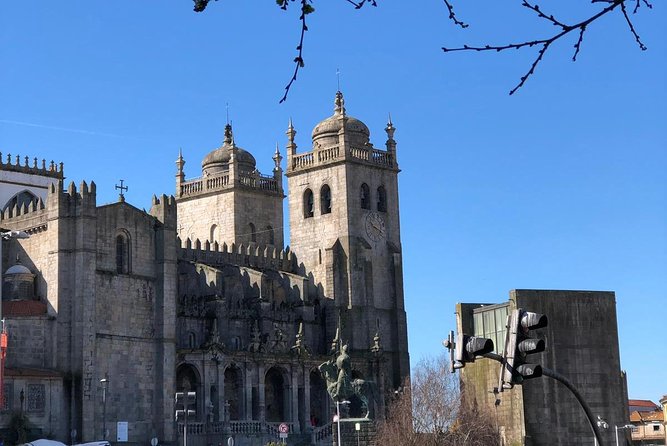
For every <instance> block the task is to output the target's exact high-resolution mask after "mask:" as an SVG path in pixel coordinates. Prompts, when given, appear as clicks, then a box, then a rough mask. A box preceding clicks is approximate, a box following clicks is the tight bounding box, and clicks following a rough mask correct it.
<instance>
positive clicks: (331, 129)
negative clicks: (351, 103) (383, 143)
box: [312, 91, 371, 146]
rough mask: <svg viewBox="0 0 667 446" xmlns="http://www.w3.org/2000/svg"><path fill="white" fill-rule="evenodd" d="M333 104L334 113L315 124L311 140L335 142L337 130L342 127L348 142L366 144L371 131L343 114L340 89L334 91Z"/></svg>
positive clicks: (343, 106)
mask: <svg viewBox="0 0 667 446" xmlns="http://www.w3.org/2000/svg"><path fill="white" fill-rule="evenodd" d="M334 104H335V107H334V114H333V115H332V116H330V117H328V118H327V119H325V120H324V121H322V122H320V123H319V124H317V125H316V126H315V128H314V129H313V133H312V138H313V142H318V141H319V142H320V143H322V144H323V145H329V144H335V143H337V142H338V132H339V131H340V130H341V129H343V128H344V129H345V134H346V137H347V138H348V140H349V141H350V143H352V144H356V145H362V146H363V145H366V144H367V143H368V141H369V138H370V134H371V132H370V131H369V130H368V127H367V126H366V124H364V123H363V122H361V121H360V120H358V119H357V118H353V117H352V116H349V115H347V114H345V100H344V99H343V93H341V92H340V91H337V92H336V99H335V101H334Z"/></svg>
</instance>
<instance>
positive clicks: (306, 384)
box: [303, 366, 312, 431]
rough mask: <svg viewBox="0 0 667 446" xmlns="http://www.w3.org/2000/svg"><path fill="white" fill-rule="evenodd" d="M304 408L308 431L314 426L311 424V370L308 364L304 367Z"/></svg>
mask: <svg viewBox="0 0 667 446" xmlns="http://www.w3.org/2000/svg"><path fill="white" fill-rule="evenodd" d="M303 400H304V401H303V403H304V404H303V408H304V411H305V414H304V418H305V419H306V429H305V430H306V431H308V430H310V428H311V427H312V426H311V424H310V370H309V369H308V367H307V366H304V367H303Z"/></svg>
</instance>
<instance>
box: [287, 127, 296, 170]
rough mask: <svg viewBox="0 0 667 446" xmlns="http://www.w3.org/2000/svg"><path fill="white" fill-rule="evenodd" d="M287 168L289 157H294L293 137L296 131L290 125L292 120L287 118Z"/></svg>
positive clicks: (288, 166) (294, 145)
mask: <svg viewBox="0 0 667 446" xmlns="http://www.w3.org/2000/svg"><path fill="white" fill-rule="evenodd" d="M285 133H286V135H287V164H288V165H287V168H288V169H290V165H289V164H290V162H291V161H290V158H289V157H290V156H294V155H296V143H295V142H294V136H296V130H294V126H293V125H292V118H289V124H288V125H287V132H285Z"/></svg>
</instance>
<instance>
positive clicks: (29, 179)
mask: <svg viewBox="0 0 667 446" xmlns="http://www.w3.org/2000/svg"><path fill="white" fill-rule="evenodd" d="M332 129H333V130H332ZM332 131H335V133H336V137H335V138H331V137H330V136H331V132H332ZM393 131H394V130H393V125H392V124H391V123H390V124H389V125H388V127H387V134H388V139H387V150H386V151H385V150H379V149H376V148H374V147H373V146H372V145H371V144H370V142H369V132H368V129H367V128H366V126H365V125H363V123H361V122H360V121H358V120H356V119H354V118H351V117H348V116H347V115H345V112H344V109H343V107H342V94H340V93H338V94H337V96H336V113H335V114H334V116H333V117H332V118H329V119H327V120H325V121H322V123H320V124H318V126H317V127H316V129H315V131H314V133H313V141H314V142H313V151H312V152H309V153H306V154H302V155H299V154H297V153H296V145H295V142H294V133H295V131H294V129H293V127H292V126H291V125H290V129H289V130H288V135H291V136H290V137H289V140H288V166H287V177H288V185H289V187H288V189H287V191H288V195H287V197H288V201H289V209H290V214H291V215H290V217H289V218H290V223H291V228H290V231H291V232H290V240H291V243H292V247H291V248H289V247H284V236H283V229H282V228H283V214H282V204H283V199H284V198H285V191H284V190H283V185H282V182H283V178H282V177H283V170H282V167H281V161H282V156H281V155H280V153H279V151H278V150H277V149H276V151H275V153H274V155H273V160H274V164H275V167H274V169H273V172H272V174H271V175H262V174H261V173H259V172H258V171H257V169H256V168H255V160H254V157H253V156H252V155H251V154H250V153H249V152H247V151H245V150H243V149H241V148H240V147H238V146H237V145H236V142H235V139H234V135H233V134H232V129H231V126H229V125H228V126H227V127H226V129H225V139H224V142H223V144H222V145H221V146H220V147H219V148H217V149H215V150H213V151H212V152H211V153H209V154H208V155H207V156H206V157H205V159H204V161H203V162H202V175H201V177H199V178H195V179H186V178H185V174H184V170H183V166H184V165H185V159H184V158H183V156H182V154H179V157H178V159H177V161H176V171H177V172H176V197H175V198H174V197H167V196H164V195H163V196H161V197H159V198H157V197H153V205H152V207H151V210H150V211H149V212H145V211H141V210H139V209H137V208H135V207H134V206H132V205H131V204H129V203H126V202H125V201H124V199H120V200H119V202H117V203H114V204H109V205H104V206H98V205H97V202H96V187H95V183H92V182H91V183H90V184H88V183H86V182H82V183H81V184H80V186H79V187H78V188H77V187H76V186H75V185H74V183H71V184H69V186H68V187H67V189H65V185H64V183H63V176H62V166H60V168H59V169H57V168H56V167H55V164H54V165H53V167H52V168H51V169H46V168H45V164H44V163H43V164H44V165H43V166H42V167H38V166H37V162H36V161H35V162H34V163H33V166H28V165H27V164H25V165H23V163H19V162H16V163H11V159H10V160H9V161H8V162H7V163H4V164H0V173H2V175H3V176H2V181H3V182H2V191H3V193H4V192H6V191H7V190H9V189H7V188H6V187H5V184H7V185H9V184H13V185H15V183H25V188H26V189H25V190H26V191H28V192H30V193H31V194H32V195H30V194H25V193H24V190H23V189H21V190H18V189H16V188H13V189H11V191H10V192H8V193H6V194H5V195H7V196H6V197H5V196H3V203H7V205H4V204H2V203H0V205H3V206H4V209H3V212H2V214H0V215H1V217H2V218H1V219H0V228H2V230H23V231H26V232H28V233H29V235H30V238H28V239H23V240H10V241H8V242H5V243H4V245H3V247H4V250H3V256H2V257H3V258H2V259H1V260H2V263H1V265H3V266H2V270H3V272H5V271H7V273H8V274H7V275H6V276H4V282H6V283H7V286H11V287H14V288H12V289H15V288H16V286H17V285H16V284H19V285H21V286H23V285H25V286H24V287H23V288H21V290H23V291H22V292H21V293H22V294H20V295H19V294H8V295H7V296H6V299H4V300H3V303H2V308H3V316H4V317H6V318H7V330H8V332H9V334H10V338H9V349H8V356H7V362H6V367H7V374H6V385H5V388H6V389H7V390H6V396H7V400H6V404H5V410H3V411H1V412H0V426H7V423H8V422H9V419H10V418H11V416H12V413H13V412H12V411H16V410H22V409H23V406H22V405H23V404H24V402H25V401H24V400H22V399H21V398H20V394H21V393H20V392H21V391H23V392H24V398H25V393H26V392H28V389H30V392H32V393H31V394H30V395H32V396H31V397H30V398H31V399H30V404H31V406H30V407H31V409H34V410H32V411H27V412H25V413H26V414H27V415H28V416H29V418H30V420H31V421H32V422H33V423H34V424H35V426H36V427H37V428H38V430H40V435H42V436H46V435H49V436H51V437H53V438H56V439H59V440H61V441H64V442H66V443H71V442H80V441H92V440H99V439H101V438H102V437H103V433H104V430H103V425H106V427H107V430H108V433H109V436H108V437H107V438H109V439H112V440H113V439H115V438H116V434H117V432H116V427H117V422H121V421H126V422H128V428H129V432H128V437H129V438H128V439H129V442H131V443H135V444H139V443H141V444H146V443H148V442H149V440H150V439H151V438H153V437H157V438H158V439H159V441H160V443H170V442H175V441H176V440H177V439H178V438H179V436H180V434H179V432H180V433H182V432H183V425H182V424H177V423H174V421H173V419H174V410H175V409H176V407H175V404H174V393H175V392H177V391H184V390H190V391H195V392H196V394H197V396H196V401H195V403H194V407H191V408H194V409H195V410H196V415H195V416H194V419H191V420H190V422H189V425H188V433H189V434H190V438H189V439H188V442H189V443H191V444H194V445H200V444H201V445H204V444H207V443H211V442H213V443H220V442H223V441H224V442H226V439H227V438H228V437H229V436H232V437H234V438H235V439H236V440H237V443H236V444H240V445H250V444H257V445H259V444H265V442H266V441H267V440H269V439H275V438H276V437H277V426H278V424H280V423H286V424H288V426H289V430H290V437H291V439H292V440H293V441H301V442H303V443H312V444H331V442H332V430H331V423H330V421H331V419H332V415H333V409H332V403H331V401H330V398H329V396H328V394H327V391H326V383H325V381H324V380H323V378H322V376H321V375H320V373H319V370H318V366H319V365H320V364H322V363H323V362H326V361H328V360H329V359H331V358H332V355H333V354H335V350H336V349H338V348H339V347H340V346H341V345H342V344H343V343H345V344H348V345H349V349H350V357H351V363H352V369H353V377H354V378H365V379H366V380H369V381H372V382H374V383H375V384H374V386H371V388H374V389H375V390H374V392H373V393H374V395H372V396H373V397H372V398H371V413H372V415H373V416H375V417H380V418H381V417H382V416H383V414H384V394H385V393H386V392H389V391H391V390H392V389H394V388H397V387H398V386H399V385H400V384H401V381H402V379H403V378H405V377H406V376H407V375H408V373H409V368H408V364H409V358H408V349H407V334H406V333H407V327H406V317H405V310H404V305H403V284H402V260H401V243H400V230H399V213H398V185H397V174H398V171H399V170H398V166H397V163H396V145H395V142H394V141H393ZM360 138H361V139H360ZM334 151H335V152H336V155H335V156H334ZM326 154H329V155H331V156H333V157H334V158H332V159H324V158H322V157H324V156H329V155H326ZM310 156H316V157H319V158H318V159H320V160H321V162H320V161H318V162H314V163H311V164H309V165H304V164H300V161H298V160H299V159H301V160H303V159H306V158H308V157H310ZM0 159H1V156H0ZM17 175H21V177H20V178H19V177H18V176H17ZM17 179H18V180H17ZM304 182H306V183H307V184H312V186H311V187H312V188H313V190H316V192H317V194H318V195H317V197H318V199H319V197H320V194H321V192H322V190H323V189H322V187H323V185H325V184H326V185H327V187H328V188H329V194H330V195H327V197H328V203H329V204H331V206H330V207H329V208H327V209H326V212H325V215H319V211H318V212H317V213H315V215H313V217H312V218H311V217H305V216H304V213H303V210H302V209H300V207H301V206H302V205H303V194H304V190H303V184H306V183H304ZM363 185H365V186H363ZM12 187H13V186H12ZM363 187H365V188H366V189H367V190H366V189H364V197H365V198H364V200H363V203H362V202H361V201H360V199H361V196H360V193H361V192H360V191H361V189H362V188H363ZM44 188H46V193H45V194H43V195H40V194H41V193H42V192H40V191H41V190H42V189H44ZM8 194H9V195H8ZM12 194H13V195H12ZM10 195H11V196H10ZM121 198H122V197H121ZM12 200H14V201H12ZM19 201H21V202H20V203H19ZM318 203H319V202H318ZM318 205H319V204H318ZM322 209H323V208H322V207H320V208H319V210H320V211H321V210H322ZM295 212H296V215H292V214H294V213H295ZM17 257H18V260H19V264H16V259H17ZM12 265H13V266H12ZM7 266H12V267H13V268H14V269H11V270H8V268H7ZM15 273H16V274H15ZM18 273H21V274H22V275H19V274H18ZM31 286H32V287H31ZM29 290H32V291H29ZM31 294H32V295H31ZM103 379H104V380H105V381H101V380H103ZM40 392H41V393H40ZM105 394H106V400H103V395H105ZM26 401H27V400H26ZM359 410H360V406H359V401H356V400H353V401H352V406H351V408H350V413H351V415H352V416H358V415H355V413H358V412H359ZM73 430H76V434H75V436H74V437H70V433H71V432H73Z"/></svg>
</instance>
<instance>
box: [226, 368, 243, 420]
mask: <svg viewBox="0 0 667 446" xmlns="http://www.w3.org/2000/svg"><path fill="white" fill-rule="evenodd" d="M242 376H243V375H242V374H241V369H239V368H238V367H237V366H236V365H230V366H229V367H227V368H226V369H225V403H226V405H228V406H227V408H228V409H227V410H228V411H229V419H230V420H232V421H234V420H242V419H243V410H242V409H243V405H242V402H243V378H242Z"/></svg>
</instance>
